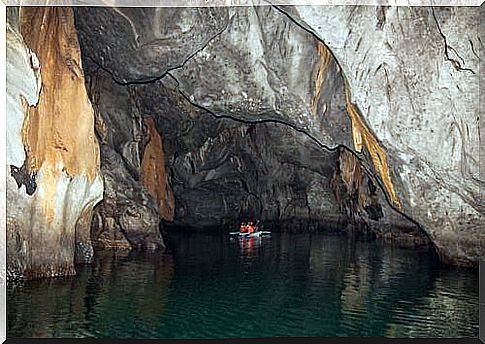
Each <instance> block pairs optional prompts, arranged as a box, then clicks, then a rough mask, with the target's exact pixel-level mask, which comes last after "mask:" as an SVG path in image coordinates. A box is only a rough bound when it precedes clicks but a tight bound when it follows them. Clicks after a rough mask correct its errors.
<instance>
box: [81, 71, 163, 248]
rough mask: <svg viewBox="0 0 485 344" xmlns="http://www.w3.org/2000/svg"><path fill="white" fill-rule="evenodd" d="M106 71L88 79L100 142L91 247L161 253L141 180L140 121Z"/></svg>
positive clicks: (156, 223) (142, 142) (154, 212)
mask: <svg viewBox="0 0 485 344" xmlns="http://www.w3.org/2000/svg"><path fill="white" fill-rule="evenodd" d="M103 75H105V73H103V72H102V71H100V73H97V74H96V73H94V74H92V75H90V76H89V77H88V78H87V80H88V81H87V84H88V85H89V89H90V94H91V99H92V100H93V104H94V107H95V109H96V133H97V135H98V137H99V140H100V144H101V152H100V155H101V172H102V174H103V179H104V185H105V189H104V196H103V201H102V202H101V203H100V204H99V205H98V206H97V207H96V208H95V211H94V219H93V222H92V226H91V236H92V238H93V241H94V245H95V248H98V249H106V248H114V249H131V248H135V249H163V248H164V247H165V244H164V242H163V238H162V236H161V234H160V230H159V222H160V217H159V214H158V211H157V205H156V204H155V203H154V201H153V200H152V198H151V197H150V195H149V194H148V193H147V191H146V190H145V189H144V188H143V186H142V185H141V184H140V182H139V178H140V165H141V154H142V152H143V149H144V146H145V143H146V142H145V139H144V131H143V124H142V123H143V121H142V117H141V115H140V113H139V111H138V109H137V108H136V106H135V104H134V103H133V101H132V100H131V98H130V97H131V96H130V90H129V88H127V87H123V86H119V85H118V84H116V83H114V82H113V80H112V79H111V78H110V77H106V76H104V77H103Z"/></svg>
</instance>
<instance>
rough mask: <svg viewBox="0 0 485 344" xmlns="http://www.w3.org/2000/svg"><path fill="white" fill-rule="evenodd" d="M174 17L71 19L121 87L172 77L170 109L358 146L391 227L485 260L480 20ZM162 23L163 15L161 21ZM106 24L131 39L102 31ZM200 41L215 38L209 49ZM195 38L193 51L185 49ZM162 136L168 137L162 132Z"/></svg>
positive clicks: (375, 15)
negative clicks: (407, 222)
mask: <svg viewBox="0 0 485 344" xmlns="http://www.w3.org/2000/svg"><path fill="white" fill-rule="evenodd" d="M177 11H178V12H177V15H175V10H173V9H168V8H165V9H159V10H157V11H153V12H152V13H150V14H149V15H148V18H149V20H140V18H141V17H142V15H147V13H146V12H144V11H143V10H140V9H123V10H120V9H96V10H90V9H87V8H83V9H78V10H76V14H77V17H76V18H77V27H78V31H79V35H80V37H81V40H82V41H83V44H84V47H85V49H84V51H85V52H86V56H87V59H88V60H90V61H92V62H93V64H94V65H95V66H96V68H101V69H103V70H105V71H106V72H108V73H109V74H111V76H112V77H113V79H115V80H116V81H117V82H118V83H119V84H122V85H125V86H126V85H140V84H143V87H145V89H147V88H149V90H148V91H146V92H147V94H149V95H150V97H149V98H152V99H156V95H157V94H158V93H161V92H163V90H162V88H163V87H162V88H161V87H160V83H162V84H167V82H168V80H171V81H170V83H172V85H171V86H169V88H171V89H172V90H173V91H174V95H173V99H174V100H175V102H176V104H175V105H177V104H178V105H179V106H180V104H182V103H183V102H184V101H188V102H190V103H191V105H192V106H193V108H195V109H198V110H202V111H205V113H209V114H211V115H212V116H215V117H219V118H231V119H233V120H235V121H243V122H245V123H247V124H251V123H252V124H258V125H260V124H261V123H268V122H272V123H280V124H283V125H286V126H288V127H290V128H292V129H293V130H296V131H298V132H303V133H305V134H306V135H307V137H308V138H310V139H311V140H313V141H315V142H317V143H318V145H319V147H320V148H325V147H327V148H329V149H335V148H337V147H339V146H345V147H347V148H350V149H352V150H353V151H354V153H355V154H356V155H355V156H356V157H357V158H358V160H359V162H360V164H361V167H362V169H363V170H364V171H365V175H366V178H370V179H372V180H373V183H374V186H376V187H377V189H380V190H382V192H383V195H384V196H385V197H386V198H387V200H388V204H387V205H384V204H381V205H382V209H381V210H382V211H383V214H384V216H383V218H384V219H386V218H390V219H393V218H400V217H401V214H405V215H404V218H407V219H409V218H410V219H414V220H415V221H417V222H418V223H419V224H420V225H421V227H422V229H423V230H424V232H425V233H426V235H427V236H429V237H430V238H431V239H432V240H433V242H434V243H435V245H436V247H437V249H438V253H439V255H440V257H441V259H442V260H443V261H445V262H448V263H451V264H457V265H466V266H473V265H476V264H477V263H478V258H479V257H480V255H481V254H482V253H483V250H482V249H481V248H480V245H479V239H480V237H481V235H482V234H483V220H482V218H481V216H482V215H483V205H481V203H480V201H479V200H480V198H479V194H478V192H479V187H480V185H481V184H482V183H483V181H481V180H480V177H479V175H478V169H479V164H478V161H479V159H478V151H479V149H478V148H479V135H478V114H477V109H478V77H477V73H478V51H479V48H480V47H481V43H480V42H479V40H478V38H477V32H476V31H474V30H476V27H477V25H476V24H477V22H478V11H474V9H471V8H446V7H439V8H430V7H414V8H410V7H376V6H362V7H361V6H355V7H352V6H347V7H344V6H334V7H328V6H326V7H320V6H296V7H291V6H287V7H275V6H262V7H233V8H217V9H197V10H196V11H195V10H193V9H177ZM154 13H156V15H155V14H154ZM157 16H158V18H159V17H160V16H163V18H164V21H163V25H161V23H160V22H159V21H158V19H157ZM191 16H192V17H193V19H194V20H193V21H190V20H189V19H188V18H190V17H191ZM179 17H182V18H184V20H182V22H183V23H184V30H185V32H187V35H178V34H174V35H168V36H167V35H166V33H167V31H166V28H167V27H178V28H180V27H181V26H180V21H179ZM106 18H110V19H111V20H113V21H114V22H115V23H116V28H117V30H118V31H119V32H124V34H125V35H126V37H127V40H126V41H122V40H119V39H116V37H117V36H116V35H113V32H111V30H110V29H109V28H107V27H104V26H103V25H101V23H104V22H106ZM201 18H205V19H203V20H201ZM217 19H219V20H217ZM215 23H219V24H218V25H219V26H217V25H216V26H217V29H215V27H216V26H215ZM219 29H220V31H219ZM182 31H183V30H182ZM174 32H180V31H177V30H175V31H174ZM164 33H165V35H164ZM201 33H203V34H205V33H207V35H206V36H204V39H202V40H201V38H200V35H201ZM191 36H193V37H194V44H195V45H194V46H191V45H190V44H187V42H188V39H189V38H190V37H191ZM160 37H164V38H165V40H164V41H163V44H162V41H160V40H159V39H160ZM99 42H103V44H99ZM125 42H127V44H125ZM201 42H203V43H201ZM107 47H109V48H107ZM133 51H136V54H140V56H143V55H145V54H151V56H155V55H156V56H157V62H153V61H151V60H150V59H144V63H140V61H139V60H138V57H136V56H134V53H133ZM113 52H116V54H114V53H113ZM174 52H179V53H180V55H176V56H175V55H174ZM136 54H135V55H136ZM115 56H117V58H116V59H115ZM158 61H161V62H158ZM145 103H147V104H149V105H150V104H151V105H152V106H148V109H147V111H149V112H148V113H151V114H152V113H154V111H153V108H154V107H156V108H158V105H159V104H160V103H157V102H152V103H150V102H149V101H145ZM173 105H174V104H173V103H170V104H169V106H173ZM182 107H183V106H182ZM191 111H192V112H193V110H187V112H188V113H189V114H190V113H191ZM160 112H163V111H160ZM165 112H166V113H167V112H169V111H165ZM154 116H156V115H155V114H154ZM181 124H183V125H188V126H190V125H192V124H194V125H200V124H199V123H197V121H195V120H188V121H185V120H184V121H182V122H181ZM158 128H159V130H161V131H163V125H162V123H159V124H158ZM166 135H167V133H162V137H164V139H165V138H167V140H168V139H169V137H168V136H166ZM198 136H199V139H202V138H203V137H207V136H208V135H205V136H204V135H198ZM187 141H189V140H182V142H187ZM197 145H198V144H197ZM208 145H209V146H208V147H206V148H204V149H205V150H209V148H210V143H208ZM164 147H169V148H168V149H170V144H168V145H167V144H164ZM198 147H199V148H200V147H201V146H200V145H199V146H198ZM194 148H195V147H194ZM285 149H286V148H285ZM340 158H341V157H339V159H340ZM342 159H343V160H341V161H346V163H344V166H343V167H342V168H343V169H344V170H345V165H346V164H347V163H348V164H350V165H349V166H351V165H352V166H353V163H352V162H351V161H350V160H349V159H348V158H345V157H342ZM189 160H190V159H189ZM316 161H318V162H320V163H321V164H322V166H323V165H325V164H326V161H325V159H318V160H316ZM188 163H189V165H190V162H188ZM337 174H338V173H337ZM172 177H173V174H172ZM347 177H348V176H347ZM347 177H346V176H345V173H344V174H343V175H340V176H337V177H335V178H334V181H336V182H335V183H336V184H337V186H338V184H339V183H340V184H342V185H341V186H342V187H343V189H345V190H347V191H349V190H352V189H354V187H350V188H349V187H348V185H346V180H348V179H346V178H347ZM351 179H352V180H354V181H357V180H358V179H354V178H351ZM364 179H365V178H364ZM362 183H363V184H362V185H365V184H368V183H366V182H365V181H363V182H362ZM189 185H192V184H190V183H189ZM339 188H340V186H339V187H337V188H336V190H338V189H339ZM357 189H359V188H357ZM371 189H372V188H371V187H369V190H367V191H366V195H367V196H369V197H370V198H372V197H373V192H372V191H370V190H371ZM175 190H176V187H175V186H174V192H175V196H176V197H175V198H176V214H175V218H177V191H175ZM379 192H381V191H379ZM336 197H337V196H336ZM354 203H355V202H354ZM351 204H352V202H351ZM356 204H361V205H363V204H364V203H363V202H359V201H358V200H357V203H356ZM391 222H392V221H391Z"/></svg>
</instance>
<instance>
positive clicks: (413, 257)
mask: <svg viewBox="0 0 485 344" xmlns="http://www.w3.org/2000/svg"><path fill="white" fill-rule="evenodd" d="M171 246H172V247H173V252H172V253H171V254H165V255H162V254H143V253H131V254H127V253H117V254H113V253H104V254H103V255H100V256H98V257H97V259H96V262H95V263H94V264H93V265H91V266H80V267H78V275H77V276H76V277H74V278H71V279H63V280H51V281H41V282H30V283H26V284H24V285H22V286H18V285H17V286H9V287H8V290H7V297H8V307H7V331H8V337H98V338H229V337H275V336H285V337H287V336H298V337H301V336H378V337H382V336H385V337H478V321H479V314H478V300H479V296H478V272H477V271H467V270H458V269H452V268H443V267H441V268H437V267H436V265H435V262H434V260H433V259H431V257H430V256H429V255H428V254H426V253H424V252H417V251H413V250H405V249H398V248H393V247H390V246H388V245H383V244H379V243H362V242H352V241H351V240H349V239H346V238H343V237H336V236H327V235H315V234H313V235H305V234H303V235H302V234H291V235H290V234H281V235H274V236H273V237H272V238H271V239H262V240H253V241H251V242H239V241H238V240H236V241H231V240H230V239H229V238H228V237H227V236H223V235H219V234H217V235H216V234H215V235H209V234H193V235H177V236H174V237H172V239H171Z"/></svg>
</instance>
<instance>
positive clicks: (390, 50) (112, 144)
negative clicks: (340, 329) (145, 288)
mask: <svg viewBox="0 0 485 344" xmlns="http://www.w3.org/2000/svg"><path fill="white" fill-rule="evenodd" d="M73 14H74V15H73ZM478 16H479V11H477V10H475V9H473V8H461V7H460V8H458V7H455V8H446V7H439V8H432V7H419V8H418V7H380V6H362V7H360V6H326V7H321V6H260V7H258V6H247V7H217V8H99V7H98V8H89V7H78V8H74V9H70V8H55V9H53V8H43V9H41V8H29V9H22V11H21V14H20V20H18V18H17V16H16V14H15V11H11V12H10V15H9V24H8V30H7V52H8V55H7V71H8V72H7V77H8V78H7V90H8V94H7V95H8V102H7V113H8V117H7V118H8V119H7V127H8V135H7V169H8V170H7V172H8V180H7V201H8V214H7V225H8V250H9V262H8V265H9V270H8V271H9V274H10V275H12V276H24V277H38V276H39V277H40V276H54V275H60V274H72V273H74V268H73V263H74V262H76V261H77V262H83V261H89V260H90V257H91V255H92V247H93V246H94V247H95V248H99V249H101V248H127V249H131V248H145V249H157V248H163V247H164V246H165V244H164V241H163V238H162V235H161V233H160V223H162V226H161V228H162V230H163V228H164V227H165V226H176V227H178V228H182V227H192V228H197V229H202V228H205V229H207V228H210V227H217V228H221V226H228V227H230V226H234V225H235V224H237V223H238V221H240V220H242V219H247V218H254V219H261V220H262V221H263V222H265V223H266V224H267V225H268V226H273V227H274V228H275V229H276V228H286V229H298V230H315V229H322V228H326V229H332V230H336V231H353V232H355V233H356V234H358V235H366V236H367V235H371V236H374V237H375V236H377V237H383V238H388V239H390V240H396V239H397V240H398V241H399V242H401V243H406V245H410V246H414V245H427V244H428V243H429V242H430V241H431V242H432V243H433V247H434V248H435V249H436V252H437V253H438V255H439V257H440V258H441V260H442V261H443V262H446V263H450V264H456V265H464V266H476V265H477V264H478V259H479V257H480V255H481V254H483V248H481V246H480V238H482V237H483V234H484V233H483V219H482V215H483V213H484V208H483V205H482V204H481V202H480V193H479V192H480V186H482V184H483V180H481V179H480V175H479V146H480V142H479V124H478V121H479V116H478V108H479V106H478V99H479V94H478V70H479V68H478V67H479V66H478V60H479V58H478V53H479V51H480V49H483V47H482V44H481V43H480V41H479V39H478V32H477V31H476V30H477V25H476V23H477V22H478ZM29 49H30V50H29ZM84 76H86V78H84ZM86 89H87V91H86ZM91 104H92V105H93V106H91ZM93 108H94V110H93ZM96 136H97V137H96ZM98 140H99V145H100V149H99V148H98ZM103 184H104V187H103ZM101 198H103V201H102V202H100V203H99V204H98V205H96V204H97V203H98V202H99V201H100V200H101ZM26 214H27V216H26ZM93 214H94V216H93ZM91 219H92V221H91Z"/></svg>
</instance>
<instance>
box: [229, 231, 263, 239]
mask: <svg viewBox="0 0 485 344" xmlns="http://www.w3.org/2000/svg"><path fill="white" fill-rule="evenodd" d="M229 235H231V236H238V237H240V238H260V237H262V236H270V235H271V232H268V231H256V232H253V233H242V232H229Z"/></svg>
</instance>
